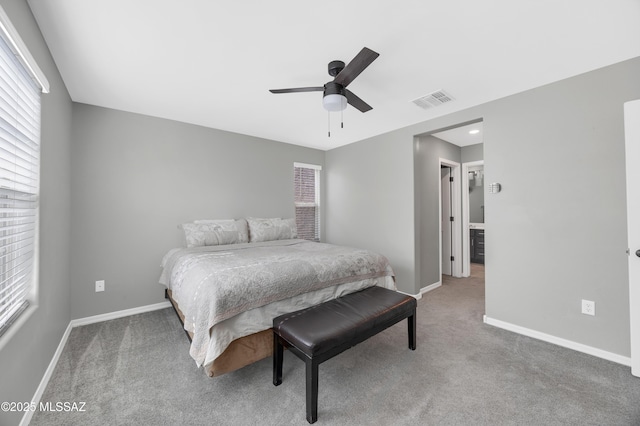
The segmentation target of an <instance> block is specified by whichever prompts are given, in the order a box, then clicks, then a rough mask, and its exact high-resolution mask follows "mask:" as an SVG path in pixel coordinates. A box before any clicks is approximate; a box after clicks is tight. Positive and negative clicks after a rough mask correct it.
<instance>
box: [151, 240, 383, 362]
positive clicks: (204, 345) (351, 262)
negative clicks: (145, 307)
mask: <svg viewBox="0 0 640 426" xmlns="http://www.w3.org/2000/svg"><path fill="white" fill-rule="evenodd" d="M162 267H163V272H162V275H161V277H160V283H161V284H164V285H166V286H167V287H168V288H169V289H171V290H172V295H173V298H174V300H176V302H177V303H178V305H179V306H180V309H181V310H182V312H183V314H184V316H185V329H187V330H188V331H191V332H192V333H193V335H194V336H193V341H192V344H191V349H190V354H191V356H192V357H193V358H194V359H195V361H196V363H197V365H199V366H201V365H207V364H209V363H211V362H213V360H215V358H216V357H217V356H218V355H220V354H221V353H222V352H223V351H224V349H226V347H227V346H228V345H229V343H231V341H233V340H234V339H237V338H239V337H243V336H246V335H249V334H252V333H255V332H258V331H261V330H265V329H268V328H269V327H270V326H271V321H272V319H273V318H274V317H275V316H277V315H280V314H282V313H286V312H291V311H295V310H298V309H303V308H305V307H308V306H312V305H315V304H318V303H322V302H324V301H326V300H330V299H332V298H335V297H340V296H341V295H344V294H348V293H351V292H354V291H358V290H360V289H363V288H366V287H370V286H373V285H381V286H384V287H386V288H395V284H394V281H393V271H392V269H391V267H390V266H389V263H388V261H387V259H386V258H385V257H384V256H381V255H378V254H376V253H372V252H369V251H366V250H360V249H353V248H347V247H341V246H334V245H330V244H323V243H313V242H309V241H304V240H281V241H271V242H268V243H246V244H233V245H228V246H213V247H197V248H192V249H174V250H172V251H170V252H169V253H167V255H166V256H165V257H164V259H163V261H162Z"/></svg>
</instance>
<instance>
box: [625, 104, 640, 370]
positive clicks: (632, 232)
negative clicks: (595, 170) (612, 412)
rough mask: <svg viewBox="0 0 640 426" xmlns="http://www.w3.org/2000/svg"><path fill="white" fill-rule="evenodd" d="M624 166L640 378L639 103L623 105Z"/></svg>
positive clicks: (634, 349) (634, 352) (634, 362)
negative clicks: (639, 253)
mask: <svg viewBox="0 0 640 426" xmlns="http://www.w3.org/2000/svg"><path fill="white" fill-rule="evenodd" d="M624 133H625V163H626V166H627V170H626V180H627V242H628V244H629V246H628V248H627V267H628V270H629V331H630V342H629V344H630V346H631V374H633V375H634V376H637V377H640V265H638V258H637V257H636V250H638V249H639V248H640V227H639V222H638V213H640V201H639V200H638V196H637V194H638V191H639V190H640V188H639V187H638V182H637V177H638V175H639V174H638V172H637V170H636V164H637V161H638V158H640V144H639V142H640V99H638V100H634V101H629V102H625V104H624Z"/></svg>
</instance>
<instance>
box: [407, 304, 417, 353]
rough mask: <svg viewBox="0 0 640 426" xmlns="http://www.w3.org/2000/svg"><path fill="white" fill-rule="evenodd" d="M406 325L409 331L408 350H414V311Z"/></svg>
mask: <svg viewBox="0 0 640 426" xmlns="http://www.w3.org/2000/svg"><path fill="white" fill-rule="evenodd" d="M407 325H408V329H409V349H411V350H412V351H415V350H416V311H413V315H411V316H410V317H409V318H407Z"/></svg>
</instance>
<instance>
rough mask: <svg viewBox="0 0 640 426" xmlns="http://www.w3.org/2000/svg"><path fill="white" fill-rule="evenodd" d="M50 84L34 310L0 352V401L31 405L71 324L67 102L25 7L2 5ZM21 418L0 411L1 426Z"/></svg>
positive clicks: (44, 108)
mask: <svg viewBox="0 0 640 426" xmlns="http://www.w3.org/2000/svg"><path fill="white" fill-rule="evenodd" d="M0 3H1V4H2V7H3V8H4V10H5V12H6V13H7V15H9V18H10V19H11V22H12V23H13V25H14V26H15V27H16V29H17V30H18V32H19V33H20V36H21V37H22V39H23V41H24V42H25V44H26V45H27V47H28V49H29V51H30V52H31V54H32V55H33V57H34V58H35V60H36V61H37V62H38V65H39V66H40V68H41V69H42V70H43V71H44V73H45V74H46V76H47V79H48V80H49V83H50V84H51V93H49V94H45V95H43V97H42V128H41V134H42V136H41V143H42V148H41V166H40V174H41V177H40V179H41V182H40V250H39V256H40V279H39V298H38V303H39V305H38V308H37V309H36V310H35V312H34V313H33V315H32V316H30V317H29V319H28V320H27V322H25V323H24V324H23V325H22V327H21V328H20V329H19V331H18V333H17V334H16V335H14V336H13V337H12V338H11V339H10V340H9V341H7V342H6V344H5V345H4V346H3V347H2V349H1V350H0V365H1V366H2V368H0V401H15V402H18V401H23V402H24V401H31V398H32V397H33V395H34V393H35V391H36V388H37V386H38V384H39V383H40V380H42V377H43V375H44V372H45V370H46V368H47V366H48V365H49V363H50V362H51V359H52V358H53V354H54V353H55V350H56V348H57V347H58V344H59V343H60V339H61V338H62V335H63V334H64V331H65V329H66V327H67V325H68V324H69V319H70V318H69V234H70V220H69V216H70V189H69V188H70V149H71V148H70V142H69V140H70V131H71V100H70V98H69V94H68V93H67V89H66V88H65V86H64V83H63V82H62V79H61V78H60V75H59V73H58V70H57V68H56V66H55V64H54V62H53V60H52V58H51V56H50V54H49V50H48V49H47V46H46V44H45V42H44V40H43V39H42V36H41V35H40V30H39V29H38V27H37V25H36V22H35V20H34V19H33V16H32V15H31V10H30V9H29V8H28V6H27V3H26V2H25V1H7V0H2V1H0ZM22 414H23V413H7V412H2V411H0V424H2V425H14V424H18V423H19V422H20V419H21V418H22Z"/></svg>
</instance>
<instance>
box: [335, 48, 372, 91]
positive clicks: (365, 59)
mask: <svg viewBox="0 0 640 426" xmlns="http://www.w3.org/2000/svg"><path fill="white" fill-rule="evenodd" d="M378 56H380V54H379V53H376V52H374V51H373V50H371V49H369V48H367V47H363V48H362V50H361V51H360V53H358V54H357V55H356V57H355V58H353V59H352V60H351V62H349V63H348V64H347V66H346V67H344V69H343V70H342V71H340V73H339V74H338V75H336V78H335V79H334V80H333V81H334V82H335V83H338V84H342V86H344V87H347V86H348V85H349V83H351V82H352V81H353V80H354V79H355V78H356V77H357V76H359V75H360V73H361V72H362V71H364V70H365V68H367V67H368V66H369V65H371V62H373V61H375V59H376V58H377V57H378Z"/></svg>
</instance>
